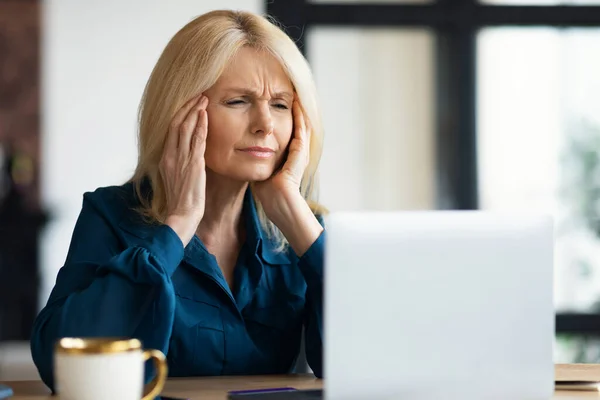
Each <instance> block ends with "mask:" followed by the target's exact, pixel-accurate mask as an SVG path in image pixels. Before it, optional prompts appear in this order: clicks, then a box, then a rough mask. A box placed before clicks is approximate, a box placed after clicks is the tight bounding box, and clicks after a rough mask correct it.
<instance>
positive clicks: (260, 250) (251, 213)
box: [242, 188, 290, 264]
mask: <svg viewBox="0 0 600 400" xmlns="http://www.w3.org/2000/svg"><path fill="white" fill-rule="evenodd" d="M242 214H243V215H244V222H245V225H246V240H248V244H249V245H251V246H252V247H251V248H252V249H253V250H254V251H255V253H256V254H258V255H260V257H261V258H262V259H263V261H265V262H267V263H269V264H289V263H290V259H289V258H288V255H287V253H286V252H285V251H279V250H277V247H278V244H277V242H275V241H274V240H273V239H271V238H269V237H268V235H267V233H266V232H264V230H263V228H262V226H261V224H260V220H259V219H258V213H257V211H256V203H255V202H254V196H253V195H252V191H251V190H250V188H248V189H247V190H246V194H245V195H244V207H243V210H242Z"/></svg>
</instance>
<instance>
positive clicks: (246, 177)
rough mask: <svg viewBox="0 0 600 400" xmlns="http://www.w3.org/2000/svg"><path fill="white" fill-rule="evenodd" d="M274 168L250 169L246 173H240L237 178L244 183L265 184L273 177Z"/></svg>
mask: <svg viewBox="0 0 600 400" xmlns="http://www.w3.org/2000/svg"><path fill="white" fill-rule="evenodd" d="M273 170H274V169H273V168H257V169H252V168H248V169H246V170H244V171H239V173H238V174H235V175H236V178H237V179H238V180H240V181H244V182H263V181H266V180H267V179H269V178H270V177H271V176H272V175H273Z"/></svg>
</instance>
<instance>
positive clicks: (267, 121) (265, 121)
mask: <svg viewBox="0 0 600 400" xmlns="http://www.w3.org/2000/svg"><path fill="white" fill-rule="evenodd" d="M253 108H254V112H253V115H252V133H254V134H257V135H270V134H272V133H273V129H274V124H273V118H272V116H271V110H270V109H269V105H268V104H256V105H255V107H253Z"/></svg>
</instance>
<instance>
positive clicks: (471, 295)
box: [324, 211, 554, 400]
mask: <svg viewBox="0 0 600 400" xmlns="http://www.w3.org/2000/svg"><path fill="white" fill-rule="evenodd" d="M326 226H327V242H326V258H325V268H326V275H325V360H324V362H325V371H324V372H325V398H327V399H333V400H337V399H343V400H354V399H357V400H358V399H360V400H364V399H370V400H377V399H410V400H418V399H436V400H438V399H461V400H463V399H477V400H481V399H503V400H504V399H511V400H524V399H527V400H537V399H540V400H541V399H548V398H550V397H551V396H552V393H553V389H554V364H553V341H554V308H553V295H552V293H553V226H552V220H551V218H549V217H544V216H530V215H529V216H527V215H506V214H501V215H498V214H488V213H485V212H467V211H435V212H397V213H384V212H368V213H366V212H365V213H363V212H356V213H351V212H346V213H333V214H331V215H330V216H329V217H328V218H327V220H326Z"/></svg>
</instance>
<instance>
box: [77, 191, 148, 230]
mask: <svg viewBox="0 0 600 400" xmlns="http://www.w3.org/2000/svg"><path fill="white" fill-rule="evenodd" d="M138 206H139V201H138V200H137V196H136V194H135V188H134V186H133V184H132V183H126V184H124V185H121V186H106V187H99V188H97V189H96V190H94V191H92V192H86V193H84V194H83V210H82V211H83V212H85V211H94V212H96V213H98V214H100V215H101V216H103V217H104V218H107V219H109V220H115V221H116V220H120V219H122V218H123V217H125V216H128V215H133V214H134V213H136V211H135V209H136V207H138Z"/></svg>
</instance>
